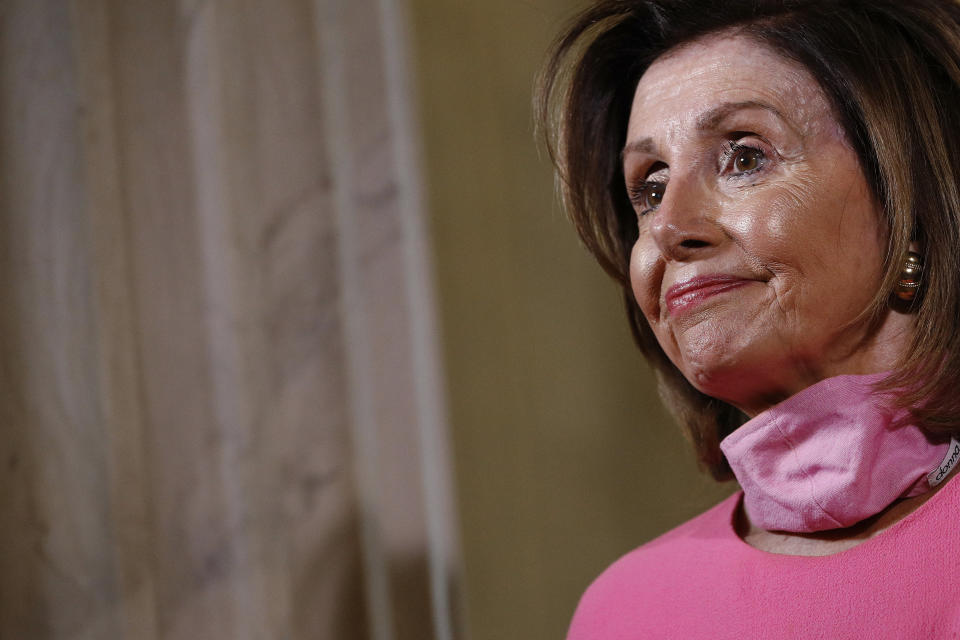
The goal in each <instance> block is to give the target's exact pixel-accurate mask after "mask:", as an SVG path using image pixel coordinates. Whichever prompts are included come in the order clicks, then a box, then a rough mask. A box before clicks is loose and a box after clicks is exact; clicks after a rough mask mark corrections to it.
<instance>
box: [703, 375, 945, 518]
mask: <svg viewBox="0 0 960 640" xmlns="http://www.w3.org/2000/svg"><path fill="white" fill-rule="evenodd" d="M884 375H886V374H874V375H867V376H837V377H835V378H828V379H826V380H822V381H820V382H818V383H817V384H814V385H813V386H810V387H808V388H806V389H804V390H803V391H801V392H800V393H798V394H796V395H794V396H791V397H790V398H788V399H787V400H785V401H783V402H781V403H780V404H778V405H776V406H775V407H772V408H771V409H768V410H767V411H764V412H763V413H761V414H759V415H758V416H756V417H755V418H753V419H752V420H750V421H748V422H747V423H745V424H744V425H743V426H741V427H740V428H739V429H737V430H736V431H734V432H733V433H731V434H730V435H729V436H727V437H726V438H724V439H723V441H722V442H721V443H720V449H721V450H722V451H723V453H724V455H726V457H727V460H728V462H729V463H730V466H731V467H732V468H733V473H734V475H736V477H737V480H738V481H739V482H740V486H741V488H742V489H743V493H744V501H743V503H744V507H745V508H746V510H747V515H749V517H750V520H751V522H753V523H754V524H755V525H757V526H759V527H762V528H764V529H767V530H768V531H792V532H797V533H800V532H811V531H824V530H827V529H838V528H843V527H849V526H851V525H853V524H856V523H857V522H860V521H861V520H863V519H865V518H869V517H870V516H872V515H875V514H877V513H879V512H880V511H882V510H883V509H884V508H886V507H887V506H889V505H890V504H891V503H893V502H894V501H895V500H897V499H898V498H903V497H911V496H916V495H920V494H922V493H925V492H927V491H929V490H930V489H931V488H932V487H933V486H936V485H937V484H938V483H939V482H940V481H941V480H942V479H943V478H944V477H945V476H946V475H947V474H948V473H949V471H950V469H952V468H953V466H954V465H955V464H956V463H957V461H958V458H960V444H958V443H957V442H956V441H955V440H951V441H950V442H937V441H932V440H930V439H929V438H928V437H927V435H926V434H925V433H924V432H923V431H921V430H920V429H919V428H918V427H914V426H910V425H908V426H902V427H898V428H894V427H893V426H892V425H893V424H894V423H895V422H896V419H897V418H902V417H903V416H904V415H905V413H904V412H902V411H901V412H896V411H894V410H893V409H891V408H890V407H889V406H887V405H886V404H885V403H884V401H883V397H882V396H880V395H877V394H875V393H873V385H874V384H875V383H876V382H877V381H879V380H881V379H882V378H883V377H884Z"/></svg>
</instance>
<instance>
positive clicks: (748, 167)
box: [729, 142, 766, 174]
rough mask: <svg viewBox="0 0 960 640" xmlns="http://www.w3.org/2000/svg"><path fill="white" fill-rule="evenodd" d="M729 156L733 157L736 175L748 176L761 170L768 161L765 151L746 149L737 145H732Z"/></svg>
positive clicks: (752, 148)
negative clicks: (747, 174) (765, 161)
mask: <svg viewBox="0 0 960 640" xmlns="http://www.w3.org/2000/svg"><path fill="white" fill-rule="evenodd" d="M729 156H730V157H732V160H733V162H732V165H733V166H732V169H733V173H734V174H746V173H751V172H753V171H756V170H757V169H759V168H761V167H762V166H763V164H764V160H766V156H765V155H764V153H763V151H761V150H760V149H757V148H755V147H745V146H742V145H739V144H737V143H735V142H734V143H732V144H731V145H730V151H729Z"/></svg>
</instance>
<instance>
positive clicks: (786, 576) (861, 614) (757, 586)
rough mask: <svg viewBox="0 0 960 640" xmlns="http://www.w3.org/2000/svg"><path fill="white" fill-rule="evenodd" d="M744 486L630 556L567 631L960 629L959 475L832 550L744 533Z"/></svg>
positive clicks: (629, 639)
mask: <svg viewBox="0 0 960 640" xmlns="http://www.w3.org/2000/svg"><path fill="white" fill-rule="evenodd" d="M742 498H743V494H742V493H738V494H736V495H733V496H731V497H730V498H728V499H727V500H724V501H723V502H721V503H720V504H718V505H717V506H716V507H714V508H713V509H711V510H709V511H707V512H706V513H704V514H702V515H700V516H699V517H697V518H694V519H693V520H691V521H689V522H687V523H685V524H683V525H681V526H679V527H677V528H676V529H674V530H672V531H670V532H668V533H666V534H665V535H663V536H661V537H659V538H657V539H656V540H653V541H652V542H649V543H648V544H645V545H643V546H642V547H640V548H639V549H636V550H635V551H633V552H631V553H629V554H627V555H626V556H624V557H623V558H621V559H620V560H618V561H617V562H615V563H614V564H613V565H612V566H611V567H610V568H609V569H607V570H606V571H605V572H604V573H603V574H602V575H601V576H600V577H599V578H598V579H597V580H596V581H595V582H594V583H593V584H592V585H591V586H590V588H589V589H588V590H587V592H586V593H585V594H584V595H583V597H582V599H581V600H580V604H579V606H578V607H577V611H576V613H575V614H574V617H573V622H572V623H571V625H570V630H569V633H568V635H567V640H638V639H640V638H682V639H684V640H689V639H692V638H711V639H723V638H731V639H734V638H736V639H738V640H739V639H745V638H749V639H753V638H804V639H805V640H811V639H814V638H825V639H826V638H829V639H831V640H838V639H844V638H871V639H883V638H890V639H897V640H903V639H905V638H960V480H957V479H956V478H951V479H950V480H948V481H947V485H946V486H944V487H943V488H942V490H940V491H939V492H938V493H937V494H936V495H934V496H933V497H932V498H931V499H930V500H928V501H927V502H926V503H924V504H923V505H921V506H920V507H919V508H918V509H917V510H916V511H914V512H913V513H911V514H909V515H908V516H907V517H905V518H904V519H903V520H901V521H899V522H897V523H896V524H894V525H893V526H892V527H890V528H889V529H887V530H886V531H884V532H882V533H880V534H878V535H877V536H875V537H873V538H871V539H869V540H866V541H864V542H863V543H861V544H859V545H858V546H856V547H854V548H852V549H849V550H847V551H843V552H840V553H837V554H834V555H830V556H821V557H807V556H787V555H778V554H772V553H768V552H765V551H760V550H757V549H754V548H753V547H751V546H749V545H747V544H746V543H745V542H743V541H742V540H741V539H740V538H739V537H737V535H736V533H735V532H734V528H733V516H734V513H735V509H736V508H737V506H738V503H739V502H740V501H741V500H742Z"/></svg>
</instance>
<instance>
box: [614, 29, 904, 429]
mask: <svg viewBox="0 0 960 640" xmlns="http://www.w3.org/2000/svg"><path fill="white" fill-rule="evenodd" d="M623 166H624V176H625V178H626V181H627V185H628V192H629V193H630V196H631V200H632V201H633V203H634V208H635V210H636V211H637V223H638V228H639V239H638V241H637V243H636V245H635V246H634V248H633V252H632V256H631V263H630V278H631V283H632V287H633V291H634V294H635V296H636V299H637V302H638V303H639V305H640V308H641V310H642V311H643V314H644V315H645V316H646V319H647V321H648V322H649V323H650V326H651V328H652V329H653V332H654V334H655V335H656V337H657V340H658V341H659V343H660V345H661V347H662V348H663V349H664V351H665V352H666V354H667V355H668V356H669V358H670V359H671V361H672V362H673V363H674V364H675V365H676V366H677V367H678V368H679V369H680V371H681V372H682V373H683V375H684V376H685V377H686V378H687V380H689V381H690V382H691V383H692V384H693V385H694V386H695V387H697V388H698V389H699V390H701V391H703V392H704V393H706V394H708V395H710V396H713V397H716V398H720V399H722V400H725V401H727V402H729V403H731V404H733V405H734V406H737V407H739V408H740V409H742V410H743V411H745V412H746V413H747V414H748V415H755V414H757V413H759V412H760V411H763V410H764V409H766V408H769V407H770V406H772V405H773V404H775V403H777V402H779V401H781V400H783V399H784V398H786V397H788V396H790V395H793V394H794V393H796V392H798V391H800V390H802V389H803V388H805V387H807V386H809V385H811V384H813V383H815V382H817V381H819V380H822V379H824V378H826V377H830V376H834V375H840V374H845V373H849V374H866V373H875V372H880V371H886V370H889V369H891V368H892V367H893V366H894V364H895V363H896V360H897V357H898V356H899V355H900V353H901V350H902V349H903V348H904V347H905V345H906V344H907V343H908V339H909V336H910V332H911V331H912V321H911V316H909V315H905V314H901V313H895V312H892V311H891V312H888V313H887V314H886V315H885V316H884V318H883V319H882V322H881V325H880V328H879V330H878V331H877V332H875V333H872V334H869V335H868V333H867V323H866V322H865V321H864V320H863V319H862V318H861V314H862V312H863V311H864V309H865V308H866V307H867V306H868V304H869V303H870V301H871V300H872V298H873V296H874V295H875V293H876V292H877V290H878V287H879V285H880V279H881V277H882V264H883V255H884V251H885V246H886V244H885V243H886V236H885V233H886V231H885V227H884V224H883V222H882V213H881V209H880V207H879V205H878V204H877V202H876V201H875V200H874V198H873V197H872V195H871V193H870V190H869V187H868V186H867V183H866V180H865V178H864V176H863V172H862V170H861V167H860V165H859V163H858V161H857V157H856V154H855V152H854V151H853V149H852V147H851V146H850V144H849V142H848V141H847V140H846V138H845V136H844V133H843V131H842V129H841V127H840V126H839V124H838V123H837V120H836V118H835V117H834V115H833V113H832V109H831V107H830V105H829V103H828V101H827V99H826V97H825V96H824V94H823V92H822V90H821V89H820V88H819V86H818V85H817V83H816V81H815V80H814V79H813V78H812V77H811V76H810V75H809V73H807V72H806V70H804V69H803V68H802V67H800V66H799V65H796V64H795V63H793V62H790V61H787V60H785V59H783V58H781V57H780V56H779V55H777V54H776V53H774V52H772V51H771V50H769V49H767V48H765V47H762V46H761V45H759V44H756V43H754V42H753V41H751V40H748V39H746V38H744V37H740V36H735V35H725V36H713V37H710V38H708V39H705V40H700V41H696V42H694V43H692V44H689V45H686V46H683V47H681V48H679V49H677V50H675V51H673V52H670V53H668V54H667V55H666V56H663V57H661V58H659V59H658V60H657V61H655V62H654V63H653V65H651V67H650V68H649V69H648V70H647V72H646V73H645V74H644V75H643V77H642V78H641V80H640V82H639V84H638V86H637V89H636V93H635V96H634V101H633V106H632V111H631V115H630V122H629V126H628V132H627V143H626V146H625V148H624V154H623ZM698 278H699V280H698ZM676 285H679V286H680V287H686V288H685V289H679V288H678V287H677V286H676ZM671 287H673V289H671Z"/></svg>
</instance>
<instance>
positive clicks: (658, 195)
mask: <svg viewBox="0 0 960 640" xmlns="http://www.w3.org/2000/svg"><path fill="white" fill-rule="evenodd" d="M666 189H667V185H666V183H663V182H644V183H642V184H640V185H637V186H635V187H630V188H629V189H628V191H629V195H630V202H632V203H633V206H634V207H635V208H636V209H637V211H638V212H639V213H640V214H641V215H642V214H644V213H648V212H650V211H656V210H657V209H658V208H659V207H660V203H661V202H662V201H663V194H664V192H665V191H666Z"/></svg>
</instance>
